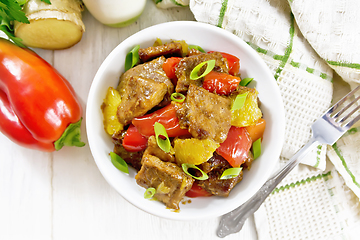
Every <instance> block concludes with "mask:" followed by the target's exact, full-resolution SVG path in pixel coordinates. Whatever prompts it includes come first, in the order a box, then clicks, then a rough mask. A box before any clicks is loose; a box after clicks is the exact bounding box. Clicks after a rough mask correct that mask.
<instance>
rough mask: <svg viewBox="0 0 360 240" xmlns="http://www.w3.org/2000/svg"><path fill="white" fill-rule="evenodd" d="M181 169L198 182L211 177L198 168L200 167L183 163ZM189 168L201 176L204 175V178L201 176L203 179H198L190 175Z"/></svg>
mask: <svg viewBox="0 0 360 240" xmlns="http://www.w3.org/2000/svg"><path fill="white" fill-rule="evenodd" d="M181 167H182V169H183V171H184V172H185V173H186V174H187V175H189V176H191V177H192V178H195V179H197V180H206V179H208V178H209V176H208V175H207V174H206V173H205V172H203V170H201V169H200V168H198V167H197V166H195V165H194V164H190V163H183V164H181ZM189 168H194V169H196V170H198V171H200V172H201V174H202V176H201V177H196V176H194V175H192V174H190V173H189V171H188V169H189Z"/></svg>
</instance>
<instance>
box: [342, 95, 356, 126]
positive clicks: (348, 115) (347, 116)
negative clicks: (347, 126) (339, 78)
mask: <svg viewBox="0 0 360 240" xmlns="http://www.w3.org/2000/svg"><path fill="white" fill-rule="evenodd" d="M359 99H360V96H359V97H357V98H356V99H354V100H353V101H352V102H351V103H349V104H348V105H347V106H346V109H348V108H349V107H350V106H352V105H353V104H354V103H355V102H357V101H358V100H359ZM359 108H360V105H358V106H357V107H355V108H354V109H353V110H352V111H351V112H350V113H348V114H347V115H346V116H344V117H343V118H341V119H340V120H339V121H338V122H339V123H343V122H345V121H346V120H347V119H348V118H349V117H351V116H352V115H353V114H354V113H355V112H356V111H357V110H359ZM344 109H345V108H344ZM342 110H343V109H342ZM342 110H341V111H342ZM340 115H341V114H340Z"/></svg>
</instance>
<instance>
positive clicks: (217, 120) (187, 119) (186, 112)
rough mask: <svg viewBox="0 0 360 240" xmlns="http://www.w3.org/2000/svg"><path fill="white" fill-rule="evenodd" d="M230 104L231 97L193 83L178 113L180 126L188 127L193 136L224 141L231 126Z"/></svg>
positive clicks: (219, 141)
mask: <svg viewBox="0 0 360 240" xmlns="http://www.w3.org/2000/svg"><path fill="white" fill-rule="evenodd" d="M230 104H231V101H230V99H228V98H225V97H221V96H219V95H216V94H214V93H210V92H208V91H207V90H205V89H203V88H202V87H197V86H195V85H193V84H191V85H190V87H189V91H188V93H187V96H186V100H185V102H184V103H183V105H182V107H181V108H179V109H178V110H177V112H176V113H177V116H178V118H179V122H180V126H181V127H182V128H188V129H189V132H190V133H191V135H192V136H193V137H195V138H199V139H205V138H211V139H213V140H215V141H216V142H218V143H222V142H224V141H225V139H226V137H227V133H228V132H229V129H230V127H231V112H230Z"/></svg>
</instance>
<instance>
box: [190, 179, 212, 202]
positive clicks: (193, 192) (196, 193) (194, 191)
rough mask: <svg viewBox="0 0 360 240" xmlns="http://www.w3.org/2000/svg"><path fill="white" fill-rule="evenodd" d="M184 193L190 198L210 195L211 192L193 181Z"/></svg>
mask: <svg viewBox="0 0 360 240" xmlns="http://www.w3.org/2000/svg"><path fill="white" fill-rule="evenodd" d="M185 195H186V196H187V197H191V198H196V197H210V196H212V194H211V193H209V192H208V191H206V190H205V189H203V188H202V187H200V186H199V185H198V184H197V183H196V182H194V183H193V185H192V187H191V188H190V190H189V191H187V192H186V193H185Z"/></svg>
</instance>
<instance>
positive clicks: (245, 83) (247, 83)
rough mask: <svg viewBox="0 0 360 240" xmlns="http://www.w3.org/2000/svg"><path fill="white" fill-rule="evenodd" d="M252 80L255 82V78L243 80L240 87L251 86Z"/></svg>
mask: <svg viewBox="0 0 360 240" xmlns="http://www.w3.org/2000/svg"><path fill="white" fill-rule="evenodd" d="M252 80H254V78H244V79H241V81H240V86H243V87H246V86H247V85H249V83H251V81H252Z"/></svg>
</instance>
